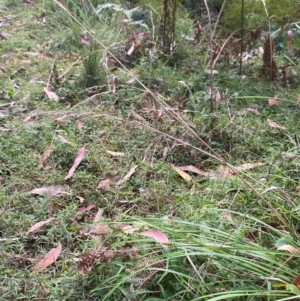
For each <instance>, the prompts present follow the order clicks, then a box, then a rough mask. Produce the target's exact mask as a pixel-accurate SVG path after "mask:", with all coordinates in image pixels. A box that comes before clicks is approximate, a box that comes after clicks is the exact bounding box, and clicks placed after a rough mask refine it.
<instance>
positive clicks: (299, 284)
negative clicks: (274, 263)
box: [292, 275, 300, 289]
mask: <svg viewBox="0 0 300 301" xmlns="http://www.w3.org/2000/svg"><path fill="white" fill-rule="evenodd" d="M292 283H293V284H294V285H295V286H297V288H298V289H300V275H298V276H297V277H296V278H295V279H294V280H293V282H292Z"/></svg>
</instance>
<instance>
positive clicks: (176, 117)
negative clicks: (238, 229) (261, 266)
mask: <svg viewBox="0 0 300 301" xmlns="http://www.w3.org/2000/svg"><path fill="white" fill-rule="evenodd" d="M54 3H55V4H56V5H58V6H59V7H60V8H61V9H62V10H64V11H65V12H66V13H67V14H68V15H69V16H71V18H72V19H73V20H74V21H75V22H76V23H78V24H79V25H80V26H81V27H82V28H84V29H85V30H86V31H87V32H88V33H89V34H90V35H91V37H93V39H95V41H97V43H98V44H99V45H100V46H101V47H102V48H103V49H105V50H106V51H107V52H108V53H109V54H110V55H111V56H112V57H113V58H114V59H115V60H116V61H117V62H118V63H119V64H120V66H121V67H122V68H123V70H125V71H126V72H127V73H128V74H129V75H130V76H131V77H133V78H134V79H135V80H136V81H137V82H138V83H139V84H140V85H141V87H143V88H144V89H145V91H147V92H148V93H149V94H150V95H151V96H152V97H153V98H154V99H155V100H157V101H158V102H159V103H161V104H163V105H164V106H165V107H166V108H168V109H169V110H168V113H169V114H170V112H171V111H172V109H171V108H170V106H169V105H168V104H167V103H166V102H165V101H163V100H162V99H160V98H159V97H157V96H156V95H155V93H154V92H152V91H151V90H150V89H149V88H147V87H146V86H145V85H144V84H143V83H142V82H141V81H140V80H139V79H138V78H137V77H136V76H135V75H134V74H133V73H132V72H130V70H128V69H127V68H126V67H125V66H124V65H123V64H122V62H120V60H119V59H118V58H117V57H116V56H115V55H114V54H113V53H112V52H111V51H110V50H109V48H108V47H106V46H105V45H104V44H103V43H101V42H100V41H99V40H98V39H97V37H96V36H95V35H94V34H93V33H92V32H91V31H90V30H89V29H88V28H86V27H85V26H84V25H83V24H82V23H81V22H80V21H79V20H78V19H77V18H76V17H75V16H74V15H73V14H72V13H71V12H70V11H69V10H68V9H66V8H65V7H64V6H63V5H62V4H61V3H59V2H58V1H57V0H54ZM231 36H232V34H231ZM231 36H230V37H231ZM227 40H228V39H227ZM227 40H226V41H227ZM222 48H224V45H223V47H222ZM215 61H216V60H215ZM212 67H213V66H211V68H212ZM211 70H212V69H211ZM78 105H79V104H78ZM172 114H173V117H174V118H175V119H176V120H177V121H178V122H179V123H181V124H182V125H183V126H184V127H185V129H186V130H187V131H188V132H189V133H190V134H191V135H193V136H194V137H195V138H196V139H197V140H198V141H200V142H201V144H202V145H204V146H205V147H206V148H207V149H208V150H209V151H210V153H209V152H207V151H205V150H203V149H200V148H197V147H195V146H193V145H191V144H189V143H186V142H184V141H181V140H180V139H177V138H176V137H173V136H171V135H169V134H167V133H163V132H161V131H159V130H157V129H154V128H152V127H150V126H149V125H147V124H143V125H144V126H147V127H148V128H150V129H152V130H153V131H155V132H158V133H160V134H163V135H165V136H166V137H169V138H170V139H172V140H175V141H179V142H180V143H183V144H185V145H188V146H190V147H192V148H194V149H196V150H198V151H199V152H200V153H202V154H205V155H207V156H209V157H211V158H213V159H215V160H216V161H217V162H220V163H221V164H223V165H225V166H227V167H228V168H230V169H231V170H232V171H233V172H235V173H239V174H242V175H243V176H245V177H248V178H249V179H251V180H253V181H255V182H256V183H258V184H261V185H263V184H262V183H259V182H258V181H257V180H256V179H254V178H252V177H251V176H249V175H247V174H246V173H245V172H243V171H238V170H237V169H236V168H235V167H234V166H233V165H231V164H229V163H228V162H226V161H225V160H224V159H223V158H222V157H221V156H220V155H219V154H218V153H217V152H215V151H214V150H213V149H212V148H211V147H210V146H209V145H208V144H207V143H206V142H205V141H204V140H203V139H201V137H199V135H197V133H196V132H195V131H194V130H193V129H192V128H191V127H190V126H189V125H188V124H187V123H186V122H185V121H184V120H183V119H182V118H181V116H180V115H179V114H177V113H176V112H173V113H172ZM240 179H241V181H243V182H244V183H245V185H246V186H248V187H249V188H250V189H251V190H252V191H253V192H254V193H255V194H256V196H257V197H258V199H261V200H262V201H264V202H265V204H266V205H268V207H269V208H270V210H271V211H272V213H273V214H274V215H275V216H276V217H277V218H278V219H279V220H280V221H281V222H282V223H283V224H284V225H285V226H286V227H287V228H288V229H289V230H290V231H291V232H293V231H292V229H291V228H290V227H289V225H288V224H287V223H286V221H285V220H283V219H282V217H281V216H279V214H278V213H277V212H276V210H275V209H274V207H273V206H272V205H271V204H270V203H269V202H267V200H266V199H265V198H264V197H263V195H262V194H261V193H260V192H259V191H257V189H256V188H255V187H254V186H253V185H252V184H251V183H249V182H248V181H246V180H245V179H244V178H242V177H240ZM264 187H265V186H264ZM278 197H280V196H278ZM257 201H258V200H254V201H253V205H252V206H254V204H255V203H256V202H257ZM247 212H248V211H247ZM247 212H246V213H245V214H244V217H246V215H247Z"/></svg>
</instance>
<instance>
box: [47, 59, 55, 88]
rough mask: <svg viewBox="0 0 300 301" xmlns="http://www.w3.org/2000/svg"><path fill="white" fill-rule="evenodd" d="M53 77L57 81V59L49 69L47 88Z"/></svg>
mask: <svg viewBox="0 0 300 301" xmlns="http://www.w3.org/2000/svg"><path fill="white" fill-rule="evenodd" d="M52 77H54V80H55V81H56V82H57V71H56V60H55V59H54V60H53V62H52V66H51V69H50V71H49V77H48V80H47V84H46V88H47V89H49V86H50V82H51V79H52Z"/></svg>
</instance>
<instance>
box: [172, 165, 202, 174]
mask: <svg viewBox="0 0 300 301" xmlns="http://www.w3.org/2000/svg"><path fill="white" fill-rule="evenodd" d="M178 168H179V169H181V170H183V171H190V172H193V173H195V174H198V175H203V174H204V172H203V171H201V170H200V169H199V168H197V167H195V166H193V165H186V166H179V167H178Z"/></svg>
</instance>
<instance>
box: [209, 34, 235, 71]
mask: <svg viewBox="0 0 300 301" xmlns="http://www.w3.org/2000/svg"><path fill="white" fill-rule="evenodd" d="M238 31H240V29H237V30H235V31H234V32H233V33H232V34H231V35H230V36H229V37H228V38H227V39H226V40H225V42H224V43H223V45H222V47H221V48H220V50H219V52H218V54H217V56H216V58H215V59H214V61H213V63H212V66H211V67H212V69H213V68H214V67H215V65H216V63H217V61H218V60H219V58H220V55H221V53H222V51H223V50H224V48H225V46H226V45H227V43H228V42H229V41H230V39H231V38H232V37H233V35H234V34H235V33H237V32H238Z"/></svg>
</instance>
